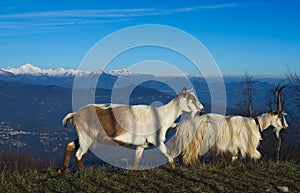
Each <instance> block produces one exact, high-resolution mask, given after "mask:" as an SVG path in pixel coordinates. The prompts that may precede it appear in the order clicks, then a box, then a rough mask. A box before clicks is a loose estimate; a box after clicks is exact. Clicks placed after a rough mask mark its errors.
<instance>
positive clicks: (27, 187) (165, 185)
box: [0, 161, 300, 192]
mask: <svg viewBox="0 0 300 193" xmlns="http://www.w3.org/2000/svg"><path fill="white" fill-rule="evenodd" d="M0 168H1V171H0V187H1V189H0V192H278V190H277V189H276V187H277V186H287V187H288V188H289V190H290V192H300V182H299V179H300V172H299V171H300V166H299V165H297V164H295V163H291V162H271V161H268V162H259V163H253V162H249V163H244V162H235V163H230V162H221V163H214V164H201V163H199V164H196V165H193V166H182V167H178V168H176V169H174V170H172V169H170V168H168V167H162V168H155V169H149V170H141V171H134V170H122V169H117V168H113V167H111V168H105V167H98V168H97V167H87V168H85V169H84V170H83V171H81V172H76V171H71V170H67V171H66V172H64V173H63V174H58V173H57V172H56V170H54V169H53V168H46V169H43V168H39V169H35V168H28V169H25V170H20V171H18V170H15V171H13V170H10V169H8V168H5V166H3V165H2V166H1V167H0Z"/></svg>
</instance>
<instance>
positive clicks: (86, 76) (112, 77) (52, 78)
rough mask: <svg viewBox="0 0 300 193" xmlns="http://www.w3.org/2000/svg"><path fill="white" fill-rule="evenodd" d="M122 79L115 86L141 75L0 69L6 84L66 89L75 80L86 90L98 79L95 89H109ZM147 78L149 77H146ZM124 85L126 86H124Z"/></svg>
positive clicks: (27, 66) (28, 66)
mask: <svg viewBox="0 0 300 193" xmlns="http://www.w3.org/2000/svg"><path fill="white" fill-rule="evenodd" d="M121 76H122V77H123V78H124V79H122V83H121V82H119V83H118V84H117V85H119V86H120V85H124V84H123V83H124V82H126V83H129V82H131V81H133V80H132V77H139V78H141V77H143V74H139V73H135V72H132V71H130V70H128V69H118V70H111V71H103V70H97V71H92V72H90V71H83V70H74V69H64V68H58V69H41V68H39V67H36V66H33V65H32V64H25V65H23V66H20V67H19V68H12V67H8V68H6V69H3V68H2V69H0V80H3V81H6V82H19V83H26V84H39V85H57V86H61V87H66V88H72V87H73V81H74V79H75V78H80V79H81V80H82V85H81V87H82V88H86V83H87V82H89V81H91V80H94V78H98V79H99V81H98V85H97V87H100V88H106V89H111V87H112V86H113V85H114V83H115V82H116V80H117V78H118V77H121ZM146 76H149V75H146ZM125 85H126V84H125Z"/></svg>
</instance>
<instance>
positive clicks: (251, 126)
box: [172, 84, 288, 164]
mask: <svg viewBox="0 0 300 193" xmlns="http://www.w3.org/2000/svg"><path fill="white" fill-rule="evenodd" d="M282 89H283V87H281V88H280V85H279V84H278V86H277V88H276V98H277V105H278V109H277V110H275V111H270V112H268V113H264V114H261V115H259V116H257V117H256V118H252V117H243V116H224V115H220V114H205V115H201V116H196V117H194V118H193V117H189V118H187V119H183V120H182V121H181V122H179V124H178V125H177V127H176V134H175V144H176V147H177V148H176V151H173V152H172V154H173V156H174V157H175V156H177V155H178V154H179V153H182V155H183V161H184V163H185V164H192V163H194V162H195V161H197V160H198V156H199V155H203V154H205V153H206V152H208V151H209V150H212V152H216V153H217V154H218V153H223V152H229V153H231V156H232V160H235V159H237V158H238V155H239V153H240V154H241V156H242V157H245V156H246V155H247V154H248V155H249V156H250V157H251V158H253V159H255V160H257V159H260V157H261V154H260V152H259V151H258V150H257V147H258V145H259V141H260V140H261V132H262V131H263V130H265V129H267V128H268V127H269V126H273V127H274V131H275V132H276V136H277V138H279V137H280V136H279V132H280V130H281V129H282V128H285V129H286V128H287V127H288V124H287V122H286V120H285V115H286V114H285V113H284V111H283V110H282V105H281V100H280V92H281V91H282Z"/></svg>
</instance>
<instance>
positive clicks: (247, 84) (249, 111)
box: [237, 73, 257, 117]
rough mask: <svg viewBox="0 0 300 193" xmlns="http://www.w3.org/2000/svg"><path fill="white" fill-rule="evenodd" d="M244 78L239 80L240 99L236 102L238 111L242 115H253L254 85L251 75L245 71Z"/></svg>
mask: <svg viewBox="0 0 300 193" xmlns="http://www.w3.org/2000/svg"><path fill="white" fill-rule="evenodd" d="M243 79H244V80H243V81H242V82H241V85H240V90H239V92H238V93H239V94H240V95H241V99H240V100H239V101H238V102H237V107H238V112H239V114H241V115H243V116H248V117H252V116H254V103H253V97H254V96H255V95H256V94H257V93H256V88H255V87H254V81H253V77H252V76H251V75H250V74H249V73H245V75H244V78H243Z"/></svg>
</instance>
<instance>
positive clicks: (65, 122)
mask: <svg viewBox="0 0 300 193" xmlns="http://www.w3.org/2000/svg"><path fill="white" fill-rule="evenodd" d="M74 114H75V113H69V114H67V115H66V116H65V118H64V119H63V121H62V124H63V126H64V127H66V126H67V122H68V120H70V119H71V120H73V118H74Z"/></svg>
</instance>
